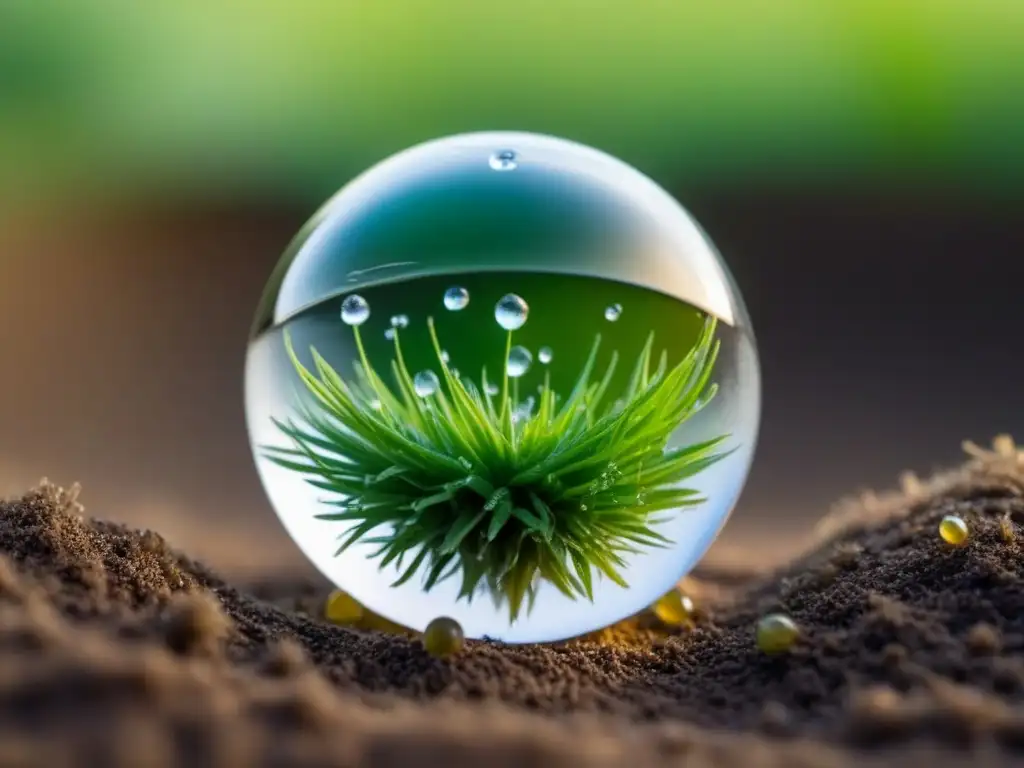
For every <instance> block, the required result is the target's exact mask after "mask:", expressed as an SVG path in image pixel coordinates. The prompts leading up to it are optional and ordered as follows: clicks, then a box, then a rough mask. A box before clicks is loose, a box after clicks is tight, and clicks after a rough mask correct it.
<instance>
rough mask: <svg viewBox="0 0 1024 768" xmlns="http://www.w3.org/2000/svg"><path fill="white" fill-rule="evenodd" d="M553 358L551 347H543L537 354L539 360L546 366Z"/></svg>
mask: <svg viewBox="0 0 1024 768" xmlns="http://www.w3.org/2000/svg"><path fill="white" fill-rule="evenodd" d="M553 358H554V354H553V353H552V352H551V347H541V348H540V351H539V352H537V359H538V360H540V361H541V362H542V363H543V364H544V365H547V364H548V363H550V362H551V360H552V359H553Z"/></svg>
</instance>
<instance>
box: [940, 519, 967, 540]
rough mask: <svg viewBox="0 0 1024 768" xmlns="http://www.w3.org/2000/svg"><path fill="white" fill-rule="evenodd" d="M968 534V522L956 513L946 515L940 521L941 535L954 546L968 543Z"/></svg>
mask: <svg viewBox="0 0 1024 768" xmlns="http://www.w3.org/2000/svg"><path fill="white" fill-rule="evenodd" d="M968 535H969V532H968V530H967V523H965V522H964V521H963V520H962V519H961V518H959V517H957V516H956V515H946V517H944V518H942V522H941V523H939V536H941V537H942V540H943V541H944V542H946V543H947V544H952V545H953V546H954V547H962V546H963V545H964V544H966V543H967V537H968Z"/></svg>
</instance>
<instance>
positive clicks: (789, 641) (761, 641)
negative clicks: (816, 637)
mask: <svg viewBox="0 0 1024 768" xmlns="http://www.w3.org/2000/svg"><path fill="white" fill-rule="evenodd" d="M799 637H800V628H799V627H798V626H797V625H796V622H794V621H793V620H792V619H791V618H789V616H786V615H784V614H781V613H771V614H769V615H767V616H764V617H762V618H761V620H760V621H758V622H757V647H758V648H760V649H761V650H762V651H763V652H765V653H782V652H783V651H788V650H789V649H790V648H792V647H793V644H794V643H796V641H797V638H799Z"/></svg>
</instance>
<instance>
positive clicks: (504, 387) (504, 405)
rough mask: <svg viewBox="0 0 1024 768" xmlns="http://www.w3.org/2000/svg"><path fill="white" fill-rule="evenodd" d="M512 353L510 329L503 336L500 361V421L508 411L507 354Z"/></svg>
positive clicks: (503, 419)
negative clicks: (501, 359)
mask: <svg viewBox="0 0 1024 768" xmlns="http://www.w3.org/2000/svg"><path fill="white" fill-rule="evenodd" d="M511 354H512V331H509V332H508V335H507V336H506V337H505V359H504V360H503V361H502V362H501V370H502V374H501V413H500V414H498V418H499V421H500V422H504V421H505V414H506V412H507V411H508V356H509V355H511Z"/></svg>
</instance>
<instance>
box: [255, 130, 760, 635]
mask: <svg viewBox="0 0 1024 768" xmlns="http://www.w3.org/2000/svg"><path fill="white" fill-rule="evenodd" d="M393 318H400V319H401V321H400V322H398V323H395V322H393ZM552 350H554V354H553V353H552ZM534 359H536V360H539V361H540V362H541V363H542V364H539V365H530V364H529V362H528V361H532V360H534ZM456 369H457V371H458V373H455V371H456ZM510 369H511V370H510ZM510 374H511V375H510ZM245 398H246V403H245V404H246V415H247V422H248V427H249V434H250V440H251V443H252V448H253V454H254V456H255V460H256V466H257V468H258V471H259V475H260V478H261V480H262V483H263V486H264V488H265V490H266V493H267V496H268V497H269V499H270V502H271V504H272V505H273V507H274V509H275V510H276V512H277V514H278V516H279V517H280V519H281V522H282V523H283V525H284V526H285V528H286V529H287V530H288V532H289V534H290V535H291V536H292V538H293V539H294V540H295V542H296V543H297V544H298V546H299V547H300V548H301V549H302V551H303V552H304V553H305V554H306V555H307V556H308V557H309V559H310V560H311V561H312V562H313V563H314V564H315V565H316V567H317V568H319V570H320V571H322V572H323V573H324V574H325V575H326V576H327V577H328V578H329V579H330V580H331V581H332V582H333V583H334V584H336V585H337V586H338V587H339V588H340V589H342V590H344V591H345V592H347V593H349V594H351V595H352V596H353V597H354V598H355V599H356V600H358V601H359V602H360V603H362V604H363V605H365V606H366V607H367V608H368V609H369V610H371V611H373V612H374V613H376V614H379V615H381V616H383V617H385V618H386V619H389V620H391V621H393V622H396V623H398V624H401V625H404V626H407V627H410V628H412V629H415V630H418V631H423V630H424V629H425V628H426V627H427V625H428V624H429V623H430V622H431V621H432V620H434V619H436V618H437V617H448V618H450V619H452V620H454V621H455V622H457V623H458V624H459V625H460V626H461V627H462V628H463V631H464V633H465V636H466V637H469V638H481V637H490V638H494V639H499V640H504V641H506V642H541V641H555V640H560V639H564V638H568V637H573V636H577V635H580V634H583V633H586V632H588V631H591V630H594V629H597V628H600V627H603V626H607V625H609V624H611V623H613V622H615V621H618V620H620V619H622V618H625V617H627V616H630V615H632V614H634V613H636V612H637V611H639V610H641V609H642V608H644V607H645V606H647V605H650V604H651V603H654V602H655V601H656V600H657V599H658V598H659V597H661V596H662V595H664V594H665V593H666V592H667V591H668V590H669V589H670V588H672V586H673V585H674V584H675V583H676V582H678V581H679V579H680V578H682V577H683V576H684V575H685V574H686V573H687V572H689V571H690V570H691V569H692V568H693V566H694V565H695V564H696V563H697V561H698V560H699V559H700V558H701V557H702V556H703V554H704V553H705V551H706V550H707V548H708V547H709V546H710V545H711V543H712V542H713V541H714V539H715V537H716V536H717V535H718V532H719V531H720V530H721V528H722V526H723V525H724V523H725V521H726V519H727V518H728V516H729V514H730V513H731V511H732V509H733V507H734V505H735V503H736V500H737V498H738V497H739V495H740V492H741V490H742V488H743V485H744V482H745V481H746V477H747V473H748V470H749V467H750V463H751V460H752V457H753V452H754V447H755V442H756V439H757V431H758V423H759V419H760V373H759V367H758V360H757V352H756V346H755V342H754V336H753V333H752V331H751V328H750V323H749V320H748V318H747V313H746V310H745V308H744V305H743V301H742V299H741V297H740V294H739V291H738V290H737V288H736V286H735V284H734V282H733V280H732V278H731V276H730V275H729V272H728V270H727V268H726V266H725V264H724V263H723V261H722V259H721V257H720V256H719V255H718V253H717V252H716V250H715V248H714V246H713V245H712V243H711V242H710V241H709V239H708V238H707V236H706V235H705V234H704V232H703V231H702V230H701V228H700V227H699V226H698V225H697V223H696V222H695V221H694V220H693V219H692V218H691V217H690V215H689V214H688V213H687V212H686V211H685V210H684V209H683V208H681V207H680V206H679V204H678V203H677V202H676V201H675V200H674V199H673V198H672V197H671V196H670V195H668V194H667V193H666V192H665V191H664V190H662V189H661V188H660V187H659V186H657V185H656V184H655V183H654V182H652V181H651V180H650V179H648V178H647V177H645V176H644V175H642V174H640V173H639V172H638V171H636V170H635V169H633V168H631V167H629V166H628V165H625V164H624V163H622V162H621V161H619V160H616V159H615V158H612V157H610V156H608V155H606V154H604V153H602V152H599V151H597V150H594V149H590V148H588V147H584V146H581V145H579V144H575V143H572V142H568V141H564V140H561V139H556V138H551V137H547V136H539V135H533V134H525V133H475V134H466V135H458V136H452V137H448V138H444V139H439V140H436V141H431V142H428V143H425V144H421V145H419V146H416V147H413V148H411V149H408V150H406V151H404V152H401V153H399V154H397V155H395V156H393V157H391V158H389V159H387V160H385V161H383V162H382V163H380V164H379V165H377V166H375V167H373V168H371V169H370V170H368V171H366V172H365V173H364V174H362V175H361V176H359V177H358V178H356V179H355V180H353V181H352V182H351V183H349V184H348V185H347V186H345V187H344V188H343V189H342V190H341V191H340V192H339V193H337V195H335V196H334V197H333V198H332V199H330V200H329V201H328V202H327V203H326V204H325V205H324V206H323V207H322V208H321V209H320V211H319V212H317V213H316V214H315V215H314V216H313V217H312V219H310V221H309V222H308V223H307V224H306V225H305V226H304V227H303V228H302V230H301V231H300V232H299V233H298V235H297V236H296V238H295V239H294V241H293V242H292V243H291V245H290V246H289V247H288V249H287V251H286V252H285V254H284V255H283V257H282V259H281V261H280V263H279V264H278V266H277V268H276V269H275V271H274V272H273V274H272V275H271V276H270V280H269V283H268V285H267V288H266V291H265V293H264V295H263V297H262V300H261V302H260V305H259V307H258V310H257V315H256V320H255V323H254V325H253V329H252V335H251V338H250V342H249V349H248V356H247V361H246V381H245Z"/></svg>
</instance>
